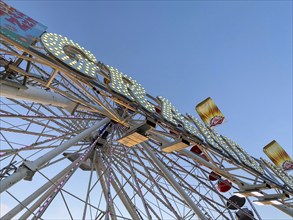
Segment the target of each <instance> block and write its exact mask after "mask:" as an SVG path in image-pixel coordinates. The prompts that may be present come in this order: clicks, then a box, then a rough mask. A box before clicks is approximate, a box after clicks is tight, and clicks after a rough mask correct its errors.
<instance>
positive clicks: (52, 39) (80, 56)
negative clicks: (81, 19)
mask: <svg viewBox="0 0 293 220" xmlns="http://www.w3.org/2000/svg"><path fill="white" fill-rule="evenodd" d="M41 40H42V43H43V45H44V47H45V48H46V49H47V51H48V52H49V53H50V54H51V55H53V56H54V57H55V58H57V59H58V60H59V61H60V62H62V63H64V64H66V66H69V67H70V68H72V69H74V70H76V71H77V72H78V73H81V74H82V75H84V76H89V77H93V78H95V77H96V74H97V73H98V71H99V68H98V67H97V65H96V63H97V59H96V57H95V56H94V55H93V54H92V53H91V52H90V51H88V50H85V49H84V48H83V47H81V46H79V44H77V43H74V42H73V41H72V40H69V39H67V38H66V37H63V36H61V35H57V34H51V33H45V34H43V35H42V37H41ZM108 68H109V70H110V78H111V82H110V84H109V87H110V88H111V89H112V90H113V91H114V92H116V93H118V94H119V95H122V96H124V97H125V98H127V99H128V100H130V101H136V102H137V103H139V104H140V105H141V106H142V107H143V108H144V109H145V110H146V111H148V112H150V113H154V112H155V107H154V106H153V105H152V104H151V103H150V102H149V101H148V100H147V99H146V92H145V89H144V88H143V87H142V86H141V85H140V84H138V83H137V82H136V81H135V80H133V79H131V77H129V76H127V75H124V74H123V73H120V72H119V71H118V70H117V69H116V70H115V69H114V68H113V67H108ZM128 90H130V91H131V92H129V91H128Z"/></svg>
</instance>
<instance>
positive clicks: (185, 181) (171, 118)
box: [0, 33, 293, 220]
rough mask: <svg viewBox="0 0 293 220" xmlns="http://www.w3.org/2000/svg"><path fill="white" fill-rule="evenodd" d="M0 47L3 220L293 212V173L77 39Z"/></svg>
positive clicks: (4, 41)
mask: <svg viewBox="0 0 293 220" xmlns="http://www.w3.org/2000/svg"><path fill="white" fill-rule="evenodd" d="M0 52H1V57H0V66H1V70H0V71H1V72H0V77H1V109H0V115H1V150H0V162H1V170H0V180H1V201H5V204H9V207H7V211H6V213H3V214H1V218H2V219H57V218H58V219H242V220H244V219H262V218H261V216H260V215H259V213H258V211H257V206H255V205H254V203H253V200H254V202H255V203H259V204H263V205H271V206H273V207H274V208H276V210H279V211H280V212H284V213H286V214H288V215H289V216H293V213H292V194H293V181H292V176H290V175H288V174H287V173H286V172H285V171H283V170H282V169H280V168H277V167H275V166H274V165H273V164H271V163H270V162H268V161H266V160H263V159H256V158H253V157H251V156H249V155H248V154H246V153H245V152H244V150H243V149H242V148H241V147H240V146H239V145H237V144H236V143H235V142H233V141H232V140H230V139H229V138H227V137H224V136H221V135H219V134H217V133H216V131H215V130H214V129H212V128H210V127H208V126H206V125H204V124H203V123H201V122H200V121H199V120H197V119H196V118H195V117H193V116H192V115H185V116H183V115H180V118H178V117H179V116H178V114H179V113H178V112H175V110H174V109H173V107H172V105H171V104H170V103H169V101H168V100H166V99H164V98H163V97H153V96H151V95H150V94H147V93H146V91H145V90H144V89H143V88H142V87H141V86H140V85H139V84H138V83H137V82H136V81H135V80H133V79H132V78H130V77H127V76H126V75H124V74H122V73H121V72H120V71H118V70H117V69H115V68H113V67H110V66H107V65H104V64H103V63H102V62H100V61H97V60H96V59H95V57H94V55H93V54H91V53H90V52H89V51H87V50H86V49H84V48H82V47H81V46H79V45H78V44H77V43H75V42H72V41H71V40H70V39H67V38H65V37H63V36H61V35H58V34H50V33H43V34H42V36H40V37H39V38H37V39H35V41H34V42H33V44H31V45H29V46H27V45H24V44H23V43H22V42H21V39H20V40H19V41H17V40H15V39H14V38H13V37H9V36H8V35H5V34H3V33H1V47H0ZM170 114H171V115H170ZM172 114H173V115H172ZM176 123H177V124H176Z"/></svg>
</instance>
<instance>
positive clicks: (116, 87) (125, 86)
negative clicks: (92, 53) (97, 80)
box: [108, 67, 155, 113]
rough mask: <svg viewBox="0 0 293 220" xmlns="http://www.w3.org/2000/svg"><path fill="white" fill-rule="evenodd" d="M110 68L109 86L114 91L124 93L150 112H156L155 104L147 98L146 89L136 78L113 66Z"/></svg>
mask: <svg viewBox="0 0 293 220" xmlns="http://www.w3.org/2000/svg"><path fill="white" fill-rule="evenodd" d="M108 68H109V70H110V76H111V82H110V83H109V87H110V88H111V89H112V91H114V92H116V93H119V94H120V95H123V96H124V97H125V98H127V99H129V100H130V101H137V102H138V103H139V104H140V105H141V106H142V107H143V108H144V109H145V110H147V111H148V112H151V113H154V112H155V107H154V105H153V104H151V103H150V102H149V101H148V100H147V99H146V92H145V89H144V88H143V87H142V86H141V85H140V84H138V83H137V82H136V80H133V79H132V78H131V77H129V76H127V75H125V74H123V73H121V72H119V71H118V70H117V69H114V68H113V67H108Z"/></svg>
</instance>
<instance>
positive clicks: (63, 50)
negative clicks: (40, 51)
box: [41, 33, 98, 77]
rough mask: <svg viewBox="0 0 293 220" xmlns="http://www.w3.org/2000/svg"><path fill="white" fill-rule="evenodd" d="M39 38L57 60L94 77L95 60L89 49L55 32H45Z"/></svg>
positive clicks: (96, 68)
mask: <svg viewBox="0 0 293 220" xmlns="http://www.w3.org/2000/svg"><path fill="white" fill-rule="evenodd" d="M41 40H42V43H43V45H44V47H45V48H46V49H47V50H48V52H49V53H50V54H52V55H53V56H54V57H56V58H57V59H58V60H59V61H61V62H62V63H64V64H66V65H67V66H69V67H71V68H72V69H74V70H76V71H78V72H80V73H82V74H83V75H86V76H90V77H95V73H96V71H97V70H98V67H97V66H96V65H95V63H96V62H97V60H96V57H95V56H94V55H93V54H92V53H91V52H90V51H87V50H85V49H84V48H83V47H81V46H79V45H78V44H77V43H74V42H73V41H72V40H68V39H67V38H66V37H63V36H61V35H57V34H51V33H45V34H43V35H42V37H41Z"/></svg>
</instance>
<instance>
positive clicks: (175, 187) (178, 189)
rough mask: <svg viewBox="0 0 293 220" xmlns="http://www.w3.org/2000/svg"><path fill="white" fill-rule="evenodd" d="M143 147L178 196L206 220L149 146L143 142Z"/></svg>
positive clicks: (202, 219)
mask: <svg viewBox="0 0 293 220" xmlns="http://www.w3.org/2000/svg"><path fill="white" fill-rule="evenodd" d="M141 145H142V146H143V149H144V150H145V151H146V152H147V153H148V154H149V155H150V157H151V158H152V160H153V161H154V162H155V163H156V165H157V166H158V167H159V168H160V169H161V170H162V173H163V174H164V176H165V177H166V179H167V180H168V181H169V182H170V184H171V185H172V186H173V187H174V189H175V190H176V191H177V192H178V193H179V194H180V196H181V197H182V198H183V199H184V201H185V202H186V203H187V204H188V206H189V207H190V208H191V209H192V210H193V211H194V213H195V214H196V215H197V216H198V218H199V219H201V220H207V218H206V216H205V215H204V214H203V213H202V212H201V210H200V209H199V208H198V207H197V206H196V205H195V203H194V201H192V200H191V199H190V197H189V196H188V195H187V193H186V192H185V191H184V190H183V189H182V188H181V186H180V185H179V183H178V182H177V181H176V180H175V179H174V178H173V176H172V175H171V174H170V172H169V170H168V169H167V168H166V167H165V166H164V164H163V163H162V162H161V161H160V160H159V159H158V158H157V157H156V156H155V154H154V153H153V152H152V150H151V149H150V148H149V146H148V145H147V144H145V143H142V144H141Z"/></svg>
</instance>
